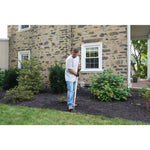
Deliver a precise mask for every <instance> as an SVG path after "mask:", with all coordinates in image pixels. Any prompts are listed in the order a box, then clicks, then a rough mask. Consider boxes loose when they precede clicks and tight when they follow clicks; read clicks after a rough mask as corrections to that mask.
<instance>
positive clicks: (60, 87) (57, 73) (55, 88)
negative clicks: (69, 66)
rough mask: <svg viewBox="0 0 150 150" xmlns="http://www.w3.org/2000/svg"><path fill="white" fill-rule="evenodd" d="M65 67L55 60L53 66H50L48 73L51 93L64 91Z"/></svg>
mask: <svg viewBox="0 0 150 150" xmlns="http://www.w3.org/2000/svg"><path fill="white" fill-rule="evenodd" d="M64 76H65V69H64V68H63V67H62V64H58V63H57V62H55V65H54V66H51V68H50V73H49V81H50V88H51V90H52V92H53V93H62V92H64V91H66V89H67V86H66V81H65V78H64Z"/></svg>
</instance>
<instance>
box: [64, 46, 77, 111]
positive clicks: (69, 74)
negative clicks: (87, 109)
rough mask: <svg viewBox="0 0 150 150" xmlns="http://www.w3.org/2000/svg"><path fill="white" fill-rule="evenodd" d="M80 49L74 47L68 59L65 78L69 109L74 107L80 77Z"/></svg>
mask: <svg viewBox="0 0 150 150" xmlns="http://www.w3.org/2000/svg"><path fill="white" fill-rule="evenodd" d="M78 52H79V50H78V49H76V48H75V49H73V50H72V54H71V55H70V56H69V57H68V58H67V59H66V69H65V80H66V83H67V105H68V109H69V110H72V109H73V107H74V106H73V99H74V92H75V86H76V77H79V72H78V69H79V65H80V61H79V56H78Z"/></svg>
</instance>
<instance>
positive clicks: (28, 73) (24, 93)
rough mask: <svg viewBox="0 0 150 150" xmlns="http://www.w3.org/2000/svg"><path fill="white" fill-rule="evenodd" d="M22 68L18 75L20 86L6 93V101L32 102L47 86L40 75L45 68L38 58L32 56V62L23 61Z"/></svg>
mask: <svg viewBox="0 0 150 150" xmlns="http://www.w3.org/2000/svg"><path fill="white" fill-rule="evenodd" d="M21 66H22V69H21V70H20V71H19V72H18V73H17V74H18V78H17V81H18V86H16V87H15V88H13V89H10V90H8V91H6V94H5V97H4V98H5V99H10V100H13V101H23V100H31V99H32V98H33V95H34V94H37V93H39V91H40V90H41V89H43V88H44V86H45V84H44V81H43V79H42V76H41V73H40V71H41V70H42V69H43V67H42V66H41V63H40V62H39V61H38V59H37V58H35V57H32V56H31V58H30V60H23V61H22V62H21Z"/></svg>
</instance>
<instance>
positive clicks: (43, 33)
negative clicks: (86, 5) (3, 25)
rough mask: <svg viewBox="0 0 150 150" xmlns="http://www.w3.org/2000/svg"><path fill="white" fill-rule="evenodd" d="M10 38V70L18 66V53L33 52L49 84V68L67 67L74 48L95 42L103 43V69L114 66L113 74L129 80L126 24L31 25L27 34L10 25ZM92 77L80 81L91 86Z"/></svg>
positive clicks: (87, 75)
mask: <svg viewBox="0 0 150 150" xmlns="http://www.w3.org/2000/svg"><path fill="white" fill-rule="evenodd" d="M8 37H9V39H10V42H9V68H13V67H17V65H18V51H24V50H30V51H31V54H34V55H36V56H37V57H38V58H39V60H40V61H41V62H42V64H43V66H44V70H43V72H42V75H43V77H44V81H45V82H46V83H47V84H49V81H48V76H49V68H50V65H52V64H54V62H55V61H59V62H62V63H63V67H65V59H66V58H67V57H68V56H69V55H70V52H71V49H72V48H78V49H79V50H81V44H84V43H92V42H102V45H103V46H102V68H103V70H106V69H108V68H110V67H111V68H112V70H113V72H114V73H118V74H121V75H124V76H126V77H127V67H128V66H127V26H126V25H31V27H30V28H29V29H28V30H24V31H18V25H9V26H8ZM80 52H81V51H80ZM80 52H79V56H81V53H80ZM80 58H81V57H80ZM91 75H93V73H81V74H80V78H79V81H85V82H86V84H89V83H90V77H91Z"/></svg>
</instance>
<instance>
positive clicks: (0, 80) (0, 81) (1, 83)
mask: <svg viewBox="0 0 150 150" xmlns="http://www.w3.org/2000/svg"><path fill="white" fill-rule="evenodd" d="M4 77H5V72H4V71H2V69H1V68H0V89H3V88H4Z"/></svg>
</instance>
